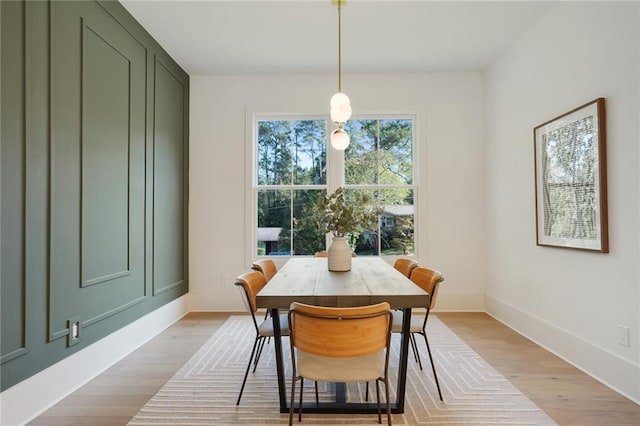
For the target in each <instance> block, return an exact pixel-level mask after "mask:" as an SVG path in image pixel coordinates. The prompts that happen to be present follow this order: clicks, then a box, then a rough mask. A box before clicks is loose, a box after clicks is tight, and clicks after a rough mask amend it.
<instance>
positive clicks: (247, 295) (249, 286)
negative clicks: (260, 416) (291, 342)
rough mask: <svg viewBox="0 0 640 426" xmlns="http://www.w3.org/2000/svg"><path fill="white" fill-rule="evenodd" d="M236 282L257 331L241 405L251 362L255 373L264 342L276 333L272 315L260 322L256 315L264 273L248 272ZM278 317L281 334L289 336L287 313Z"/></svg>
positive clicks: (245, 374) (242, 387)
mask: <svg viewBox="0 0 640 426" xmlns="http://www.w3.org/2000/svg"><path fill="white" fill-rule="evenodd" d="M235 284H236V285H237V286H239V287H240V288H241V290H242V294H243V295H244V297H243V301H244V302H245V306H246V308H247V310H248V311H249V312H250V313H251V319H252V320H253V326H254V327H255V331H256V338H255V340H254V342H253V348H252V349H251V356H250V357H249V363H248V364H247V370H246V371H245V373H244V379H243V380H242V386H241V387H240V394H239V395H238V400H237V401H236V405H239V404H240V398H242V392H243V391H244V385H245V384H246V382H247V376H248V375H249V369H250V368H251V363H252V362H253V372H254V373H255V371H256V368H257V367H258V361H259V360H260V355H261V354H262V348H263V347H264V343H265V341H266V339H267V338H269V337H271V336H273V335H274V332H273V318H272V317H268V318H265V319H264V320H261V322H260V323H258V320H257V319H256V315H255V314H256V311H257V306H256V295H257V294H258V292H259V291H260V290H261V289H262V287H264V286H265V285H266V280H265V277H264V274H263V273H262V272H258V271H251V272H247V273H245V274H242V275H240V276H238V277H237V278H236V282H235ZM278 319H279V320H280V334H281V335H282V336H288V335H289V323H288V319H287V314H282V315H280V316H279V318H278Z"/></svg>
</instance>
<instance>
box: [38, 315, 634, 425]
mask: <svg viewBox="0 0 640 426" xmlns="http://www.w3.org/2000/svg"><path fill="white" fill-rule="evenodd" d="M436 315H437V316H438V317H439V318H440V319H441V320H442V321H443V322H444V323H445V324H446V325H447V326H448V327H449V328H450V329H452V330H453V331H454V332H455V333H456V334H457V335H458V336H460V338H462V339H463V340H464V341H465V342H466V343H467V344H468V345H469V346H471V347H472V348H473V349H474V350H475V351H476V352H478V353H479V354H480V355H481V356H482V357H483V358H484V359H485V360H486V361H487V362H488V363H489V364H491V365H492V366H493V367H494V368H495V369H496V370H498V371H499V372H500V373H501V374H503V375H504V376H505V377H506V378H507V379H509V380H510V381H511V383H513V385H514V386H516V387H517V388H518V389H519V390H520V391H521V392H522V393H524V394H525V395H526V396H527V397H528V398H529V399H531V400H532V401H533V402H535V403H536V404H537V405H538V406H539V407H540V408H542V409H543V410H544V411H545V412H546V413H547V414H548V415H549V416H550V417H552V418H553V419H554V420H555V421H556V422H557V423H558V424H560V425H580V426H588V425H611V426H614V425H615V426H623V425H629V426H631V425H633V426H638V425H640V406H638V405H636V404H635V403H633V402H631V401H629V400H628V399H626V398H624V397H622V396H620V395H619V394H617V393H616V392H614V391H612V390H611V389H609V388H607V387H606V386H604V385H602V384H600V383H599V382H597V381H596V380H594V379H592V378H591V377H589V376H587V375H586V374H584V373H582V372H580V371H579V370H578V369H576V368H574V367H572V366H571V365H569V364H567V363H566V362H564V361H562V360H560V359H559V358H558V357H556V356H554V355H552V354H550V353H549V352H547V351H545V350H544V349H542V348H540V347H539V346H537V345H535V344H533V343H532V342H530V341H529V340H527V339H525V338H523V337H522V336H520V335H519V334H517V333H515V332H513V331H512V330H511V329H509V328H508V327H505V326H504V325H502V324H501V323H499V322H498V321H496V320H494V319H493V318H491V317H490V316H488V315H486V314H482V313H437V314H436ZM227 317H228V314H220V313H217V314H214V313H191V314H189V315H187V316H186V317H185V318H183V319H182V320H180V321H179V322H177V323H176V324H174V325H173V326H171V327H170V328H168V329H167V330H165V331H164V332H163V333H161V334H160V335H159V336H157V337H156V338H154V339H153V340H152V341H150V342H149V343H147V344H145V345H144V346H142V347H141V348H139V349H138V350H136V351H135V352H133V353H132V354H130V355H129V356H127V357H126V358H125V359H123V360H122V361H120V362H118V363H117V364H115V365H114V366H113V367H111V368H110V369H109V370H107V371H105V372H104V373H103V374H101V375H100V376H98V377H97V378H95V379H94V380H92V381H91V382H89V383H88V384H87V385H85V386H83V387H82V388H80V389H78V390H77V391H76V392H74V393H73V394H71V395H69V396H68V397H67V398H65V399H64V400H62V401H61V402H60V403H58V404H57V405H55V406H54V407H52V408H51V409H49V410H48V411H46V412H45V413H43V414H42V415H41V416H40V417H38V418H37V419H35V420H34V421H33V422H31V423H30V424H31V425H124V424H126V423H127V422H128V421H129V420H130V419H131V418H132V417H133V416H134V415H135V414H136V413H137V412H138V410H139V409H140V408H141V407H142V406H143V405H144V404H145V403H146V402H147V401H148V400H149V399H150V398H151V397H152V396H153V395H154V394H155V393H156V392H157V391H158V390H159V389H160V388H161V387H162V385H164V383H165V382H166V381H168V380H169V379H170V378H171V377H172V376H173V374H174V373H175V372H176V371H177V370H178V369H179V368H180V367H181V366H182V365H183V364H184V363H185V362H186V361H187V360H188V359H189V358H190V357H191V355H193V353H194V352H195V351H196V350H197V349H198V348H199V347H200V346H201V345H202V344H203V343H204V342H205V341H206V340H207V339H208V338H209V337H210V336H211V334H212V333H213V332H214V331H215V330H216V329H217V328H218V327H219V326H220V325H221V324H222V323H223V322H224V321H225V319H226V318H227ZM303 424H304V423H303Z"/></svg>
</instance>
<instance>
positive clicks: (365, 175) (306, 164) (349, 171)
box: [253, 117, 415, 256]
mask: <svg viewBox="0 0 640 426" xmlns="http://www.w3.org/2000/svg"><path fill="white" fill-rule="evenodd" d="M255 125H256V132H255V134H256V140H255V144H254V149H255V152H256V157H255V158H256V161H255V173H254V186H253V194H254V203H255V204H254V205H255V206H256V211H255V216H254V220H255V222H254V223H255V224H256V227H257V229H256V232H255V239H254V242H253V243H254V247H255V251H254V256H265V255H266V256H277V255H284V256H289V255H313V254H314V253H315V252H316V251H320V250H325V249H326V236H325V235H324V234H319V233H318V232H317V231H316V232H314V231H312V230H309V229H304V228H299V227H297V226H296V224H297V219H299V218H301V217H304V215H305V210H306V209H308V208H310V207H311V206H312V205H314V204H315V203H316V201H317V199H318V197H319V196H321V195H322V194H323V193H324V191H327V190H328V189H330V188H336V187H338V186H340V185H344V187H345V189H346V190H347V194H349V193H351V194H355V193H357V192H367V193H368V194H369V195H370V197H371V199H373V200H376V202H377V203H378V205H380V206H382V207H383V210H384V212H383V214H382V216H381V221H380V225H379V226H378V229H372V230H369V231H367V232H364V233H362V234H361V235H354V236H350V244H351V246H352V247H353V249H354V250H355V251H356V253H358V254H359V255H394V254H412V253H413V251H414V237H413V235H414V232H413V231H414V207H413V206H414V202H413V194H414V191H415V188H414V185H413V182H414V177H413V156H414V153H413V140H414V135H413V119H412V118H406V117H402V118H393V119H390V118H385V119H358V120H350V121H349V122H348V123H347V126H346V130H347V132H348V133H349V135H350V137H351V145H350V146H349V148H347V150H346V151H344V154H343V153H342V152H340V151H335V150H330V151H329V152H328V145H327V143H328V142H327V139H328V137H327V135H328V127H329V123H328V122H327V120H325V119H291V120H285V119H272V118H269V119H262V118H258V119H257V120H256V122H255ZM343 155H344V157H343V158H344V162H343V164H344V167H338V168H333V169H332V168H329V167H327V162H328V161H329V162H331V161H332V160H335V164H341V163H342V161H340V160H342V156H343ZM328 170H333V172H332V173H328Z"/></svg>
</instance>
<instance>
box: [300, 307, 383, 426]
mask: <svg viewBox="0 0 640 426" xmlns="http://www.w3.org/2000/svg"><path fill="white" fill-rule="evenodd" d="M392 321H393V316H392V314H391V310H390V306H389V304H388V303H386V302H384V303H379V304H376V305H370V306H359V307H353V308H330V307H323V306H312V305H306V304H302V303H298V302H294V303H292V304H291V307H290V310H289V330H290V341H291V345H290V346H291V364H292V372H293V374H292V379H291V406H290V410H289V425H290V426H291V425H292V424H293V411H294V401H295V391H296V390H295V389H296V382H297V381H298V380H300V401H299V405H298V421H302V394H303V389H304V379H310V380H315V381H316V382H317V381H321V382H340V383H351V382H367V383H368V382H369V381H372V380H375V381H376V396H377V407H378V422H379V423H381V422H382V417H381V412H380V386H379V384H380V382H383V383H384V387H385V398H386V409H387V423H388V424H389V425H391V406H390V402H389V401H390V399H389V375H388V372H389V353H390V345H391V325H392ZM316 398H317V397H316Z"/></svg>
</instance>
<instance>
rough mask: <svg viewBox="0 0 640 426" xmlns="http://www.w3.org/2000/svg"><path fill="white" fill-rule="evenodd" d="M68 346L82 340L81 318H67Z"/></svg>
mask: <svg viewBox="0 0 640 426" xmlns="http://www.w3.org/2000/svg"><path fill="white" fill-rule="evenodd" d="M67 328H68V329H69V334H67V346H73V345H75V344H76V343H79V342H80V318H71V319H68V320H67Z"/></svg>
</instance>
